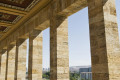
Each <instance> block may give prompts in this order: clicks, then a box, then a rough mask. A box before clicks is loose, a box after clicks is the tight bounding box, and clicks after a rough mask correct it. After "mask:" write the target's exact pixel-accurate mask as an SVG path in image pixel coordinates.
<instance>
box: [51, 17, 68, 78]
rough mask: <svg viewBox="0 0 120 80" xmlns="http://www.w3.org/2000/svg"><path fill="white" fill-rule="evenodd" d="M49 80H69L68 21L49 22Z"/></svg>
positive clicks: (56, 20)
mask: <svg viewBox="0 0 120 80" xmlns="http://www.w3.org/2000/svg"><path fill="white" fill-rule="evenodd" d="M50 80H69V51H68V21H67V19H65V17H60V16H59V17H52V18H51V20H50Z"/></svg>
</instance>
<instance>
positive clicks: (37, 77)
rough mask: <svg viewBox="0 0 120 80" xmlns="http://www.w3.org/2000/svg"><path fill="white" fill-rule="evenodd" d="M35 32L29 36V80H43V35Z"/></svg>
mask: <svg viewBox="0 0 120 80" xmlns="http://www.w3.org/2000/svg"><path fill="white" fill-rule="evenodd" d="M40 32H41V31H39V30H34V31H33V32H31V33H30V36H29V63H28V80H42V33H40Z"/></svg>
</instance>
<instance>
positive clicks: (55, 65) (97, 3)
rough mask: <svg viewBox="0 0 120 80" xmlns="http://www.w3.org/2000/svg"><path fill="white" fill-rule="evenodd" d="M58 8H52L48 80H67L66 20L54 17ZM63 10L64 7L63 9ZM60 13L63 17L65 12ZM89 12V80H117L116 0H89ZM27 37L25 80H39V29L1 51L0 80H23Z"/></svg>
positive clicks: (119, 52) (119, 54) (119, 67)
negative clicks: (90, 60) (26, 79)
mask: <svg viewBox="0 0 120 80" xmlns="http://www.w3.org/2000/svg"><path fill="white" fill-rule="evenodd" d="M58 1H59V0H58ZM64 1H65V0H64ZM64 1H63V2H64ZM56 6H57V7H56ZM58 6H59V7H60V5H59V4H54V5H53V6H52V11H51V13H52V14H50V20H49V23H50V80H69V51H68V21H67V16H66V15H61V13H60V15H58V14H57V11H59V10H58ZM72 6H73V5H72ZM64 7H66V6H63V7H62V8H64ZM62 8H60V10H62ZM78 8H79V7H78ZM43 11H44V10H43ZM45 11H46V9H45ZM63 12H64V14H65V12H66V13H67V10H66V11H65V10H63ZM68 12H69V11H68ZM70 12H71V11H70ZM88 12H89V25H90V44H91V59H92V79H93V80H119V79H120V64H119V61H120V45H119V37H118V25H117V18H116V8H115V0H88ZM32 22H33V23H34V21H32ZM32 22H31V24H32ZM29 26H33V27H35V25H29ZM29 26H28V27H29ZM30 30H31V29H30ZM26 31H27V30H26ZM26 35H27V38H29V57H28V58H29V60H28V79H29V80H42V41H43V40H42V30H39V29H37V28H36V29H32V30H31V31H29V33H28V34H25V36H24V37H20V38H17V39H16V41H15V42H14V43H11V44H8V45H7V47H5V48H3V49H2V50H0V80H25V74H26V53H27V52H26V51H27V42H26V38H25V37H26ZM78 36H79V34H78Z"/></svg>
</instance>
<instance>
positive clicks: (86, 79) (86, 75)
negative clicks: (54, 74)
mask: <svg viewBox="0 0 120 80" xmlns="http://www.w3.org/2000/svg"><path fill="white" fill-rule="evenodd" d="M26 71H27V69H26ZM42 72H43V74H45V73H47V72H50V68H43V71H42ZM70 73H79V74H80V79H78V80H92V71H91V66H73V67H70ZM26 80H28V72H26Z"/></svg>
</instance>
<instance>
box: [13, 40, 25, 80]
mask: <svg viewBox="0 0 120 80" xmlns="http://www.w3.org/2000/svg"><path fill="white" fill-rule="evenodd" d="M26 54H27V41H26V40H24V39H19V40H18V41H17V44H16V62H15V63H16V64H15V66H16V67H15V69H16V70H15V78H14V80H26Z"/></svg>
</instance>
